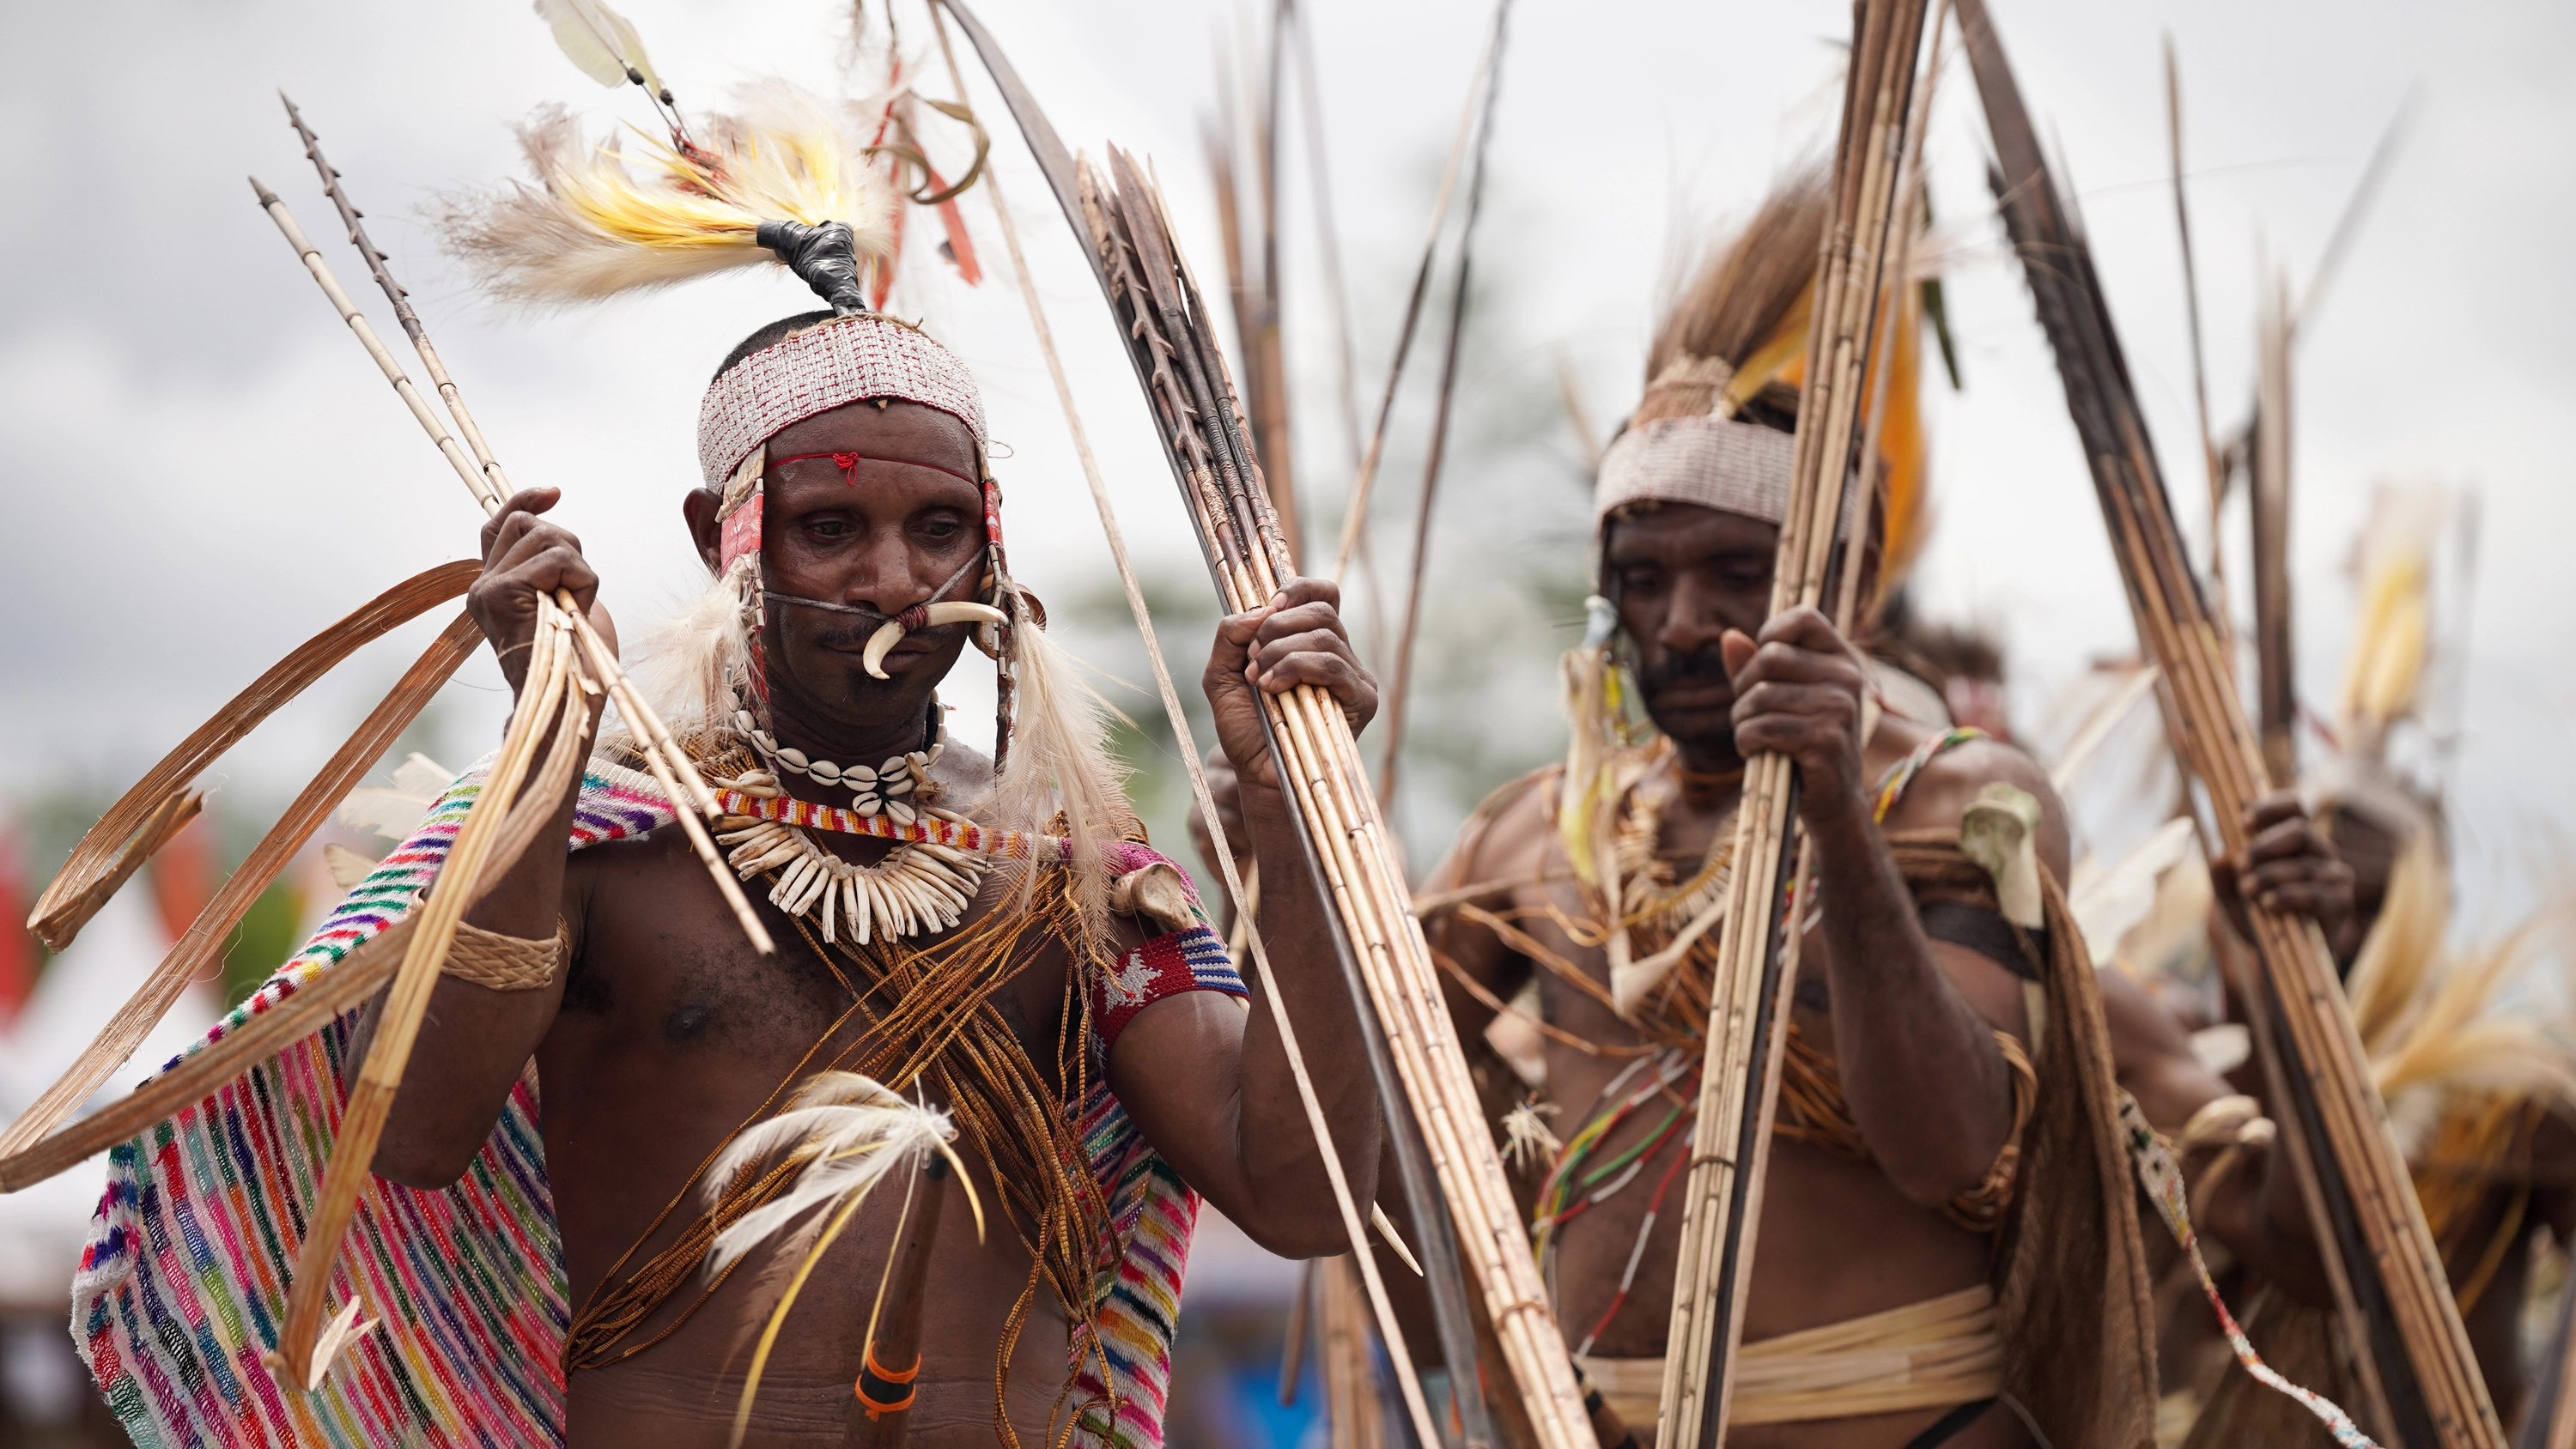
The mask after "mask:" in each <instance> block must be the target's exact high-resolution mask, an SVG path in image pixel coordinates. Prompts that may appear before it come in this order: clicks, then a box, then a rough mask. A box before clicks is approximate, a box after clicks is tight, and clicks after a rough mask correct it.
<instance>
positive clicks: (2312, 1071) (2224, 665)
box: [1957, 0, 2503, 1449]
mask: <svg viewBox="0 0 2576 1449" xmlns="http://www.w3.org/2000/svg"><path fill="white" fill-rule="evenodd" d="M1957 3H1958V6H1959V14H1960V24H1961V30H1962V33H1963V34H1964V36H1965V37H1966V39H1967V41H1968V49H1969V55H1970V59H1971V62H1972V63H1973V65H1974V67H1975V70H1976V75H1977V82H1978V89H1979V90H1980V92H1981V93H1982V94H1983V97H1984V101H1985V107H1986V116H1987V123H1988V128H1989V130H1990V131H1991V132H1992V133H1993V137H1994V143H1995V153H1996V156H1997V158H1998V161H1999V167H2000V169H1999V170H1998V171H1997V172H1996V173H1995V175H1994V178H1993V180H1994V185H1995V191H1996V194H1997V196H1998V197H1999V198H2000V199H2001V202H2002V210H2003V215H2004V221H2005V225H2006V229H2007V232H2008V234H2009V235H2010V236H2011V238H2012V240H2013V244H2014V247H2015V249H2016V251H2017V252H2018V253H2019V254H2020V256H2021V257H2022V258H2023V262H2024V268H2023V270H2024V275H2025V278H2026V280H2027V281H2028V282H2029V284H2030V287H2031V291H2032V295H2033V297H2034V299H2035V300H2036V302H2037V304H2038V312H2039V318H2040V323H2041V326H2042V328H2043V329H2044V330H2045V331H2046V332H2047V333H2048V335H2049V341H2050V344H2051V348H2052V350H2053V351H2054V352H2055V353H2056V354H2057V360H2058V366H2059V370H2060V372H2061V373H2062V375H2063V377H2064V380H2065V383H2066V392H2067V402H2068V407H2069V411H2070V412H2071V413H2072V415H2073V417H2074V420H2075V424H2076V430H2077V433H2078V435H2079V436H2080V437H2081V438H2082V439H2083V442H2084V445H2085V451H2086V453H2087V454H2088V456H2089V458H2090V461H2091V463H2092V469H2093V482H2094V488H2095V491H2096V494H2097V495H2098V497H2099V499H2100V501H2101V504H2102V509H2103V515H2104V519H2105V521H2106V523H2107V524H2108V526H2109V530H2110V534H2111V543H2112V551H2113V554H2114V556H2115V557H2116V558H2117V559H2118V561H2119V564H2120V570H2121V578H2122V583H2123V585H2124V587H2125V589H2126V591H2127V594H2128V597H2129V602H2130V607H2131V610H2132V612H2133V613H2134V614H2135V616H2136V619H2137V625H2138V632H2139V635H2140V638H2141V641H2142V643H2144V644H2145V646H2146V648H2147V651H2148V653H2149V654H2150V655H2151V656H2152V657H2153V658H2154V660H2155V661H2156V663H2157V665H2158V667H2159V668H2160V669H2161V671H2162V672H2163V675H2164V678H2165V681H2166V685H2167V687H2168V689H2169V690H2170V693H2171V698H2172V701H2173V704H2174V722H2175V724H2176V725H2177V726H2178V732H2179V735H2180V739H2179V740H2178V741H2177V744H2178V749H2177V753H2178V754H2179V755H2181V756H2182V757H2183V758H2184V759H2185V760H2186V761H2187V762H2188V763H2189V766H2190V769H2191V772H2192V773H2193V774H2194V775H2196V776H2197V777H2198V778H2199V780H2200V782H2201V785H2202V787H2203V789H2204V790H2205V791H2206V792H2207V794H2208V798H2209V806H2210V813H2211V814H2212V816H2213V817H2215V824H2216V828H2217V832H2218V835H2219V837H2220V842H2221V845H2222V847H2223V849H2224V850H2226V851H2227V852H2229V853H2234V852H2237V851H2241V850H2242V849H2244V847H2245V844H2246V836H2245V825H2244V814H2245V810H2246V807H2247V806H2248V805H2249V804H2251V803H2252V802H2253V801H2254V800H2255V799H2257V798H2258V797H2260V796H2261V795H2262V794H2263V793H2264V791H2265V790H2266V789H2267V788H2268V787H2269V784H2270V781H2269V778H2268V776H2267V773H2266V771H2265V768H2264V764H2263V759H2262V752H2261V749H2260V747H2259V744H2258V742H2257V741H2256V739H2255V736H2254V730H2253V727H2252V724H2251V723H2250V721H2249V720H2248V718H2247V716H2246V713H2245V708H2244V704H2243V701H2242V700H2241V699H2240V698H2239V696H2238V694H2237V689H2236V676H2235V670H2234V668H2233V661H2232V660H2231V658H2230V657H2229V655H2228V653H2227V651H2226V650H2225V648H2224V646H2223V643H2222V639H2221V635H2220V633H2219V630H2218V627H2217V623H2216V621H2215V620H2214V619H2213V617H2212V616H2211V613H2210V608H2209V603H2208V600H2207V599H2206V598H2205V597H2204V595H2203V594H2202V592H2201V588H2200V584H2199V580H2198V578H2197V576H2196V575H2194V574H2193V572H2192V571H2191V567H2190V563H2189V559H2188V558H2187V556H2186V554H2185V552H2184V549H2183V546H2182V541H2181V536H2180V531H2179V528H2178V526H2177V525H2176V523H2175V518H2174V513H2173V506H2172V500H2171V498H2170V496H2169V495H2168V494H2167V492H2166V490H2165V485H2164V478H2163V474H2162V472H2161V470H2160V469H2159V468H2158V466H2157V463H2156V458H2155V452H2154V449H2153V446H2152V444H2151V443H2150V441H2149V439H2148V436H2147V432H2146V428H2145V423H2144V419H2143V416H2142V414H2141V412H2140V410H2139V407H2138V402H2137V398H2136V395H2135V393H2134V390H2133V389H2132V387H2131V385H2130V383H2129V380H2128V369H2127V364H2126V361H2125V359H2124V358H2123V356H2122V354H2121V351H2120V347H2119V341H2118V335H2117V332H2116V330H2115V329H2114V328H2113V327H2112V325H2111V320H2110V314H2109V310H2108V307H2107V305H2106V304H2105V302H2104V300H2103V296H2102V290H2101V286H2100V283H2099V281H2098V279H2097V278H2096V277H2095V275H2094V272H2093V265H2092V259H2091V255H2090V252H2089V249H2088V248H2087V247H2086V245H2085V242H2084V239H2083V236H2082V234H2081V232H2080V231H2079V230H2077V229H2076V228H2075V227H2074V226H2073V225H2072V223H2071V219H2070V218H2069V215H2068V213H2067V210H2066V207H2065V204H2064V201H2063V199H2062V197H2061V195H2060V193H2059V191H2058V188H2057V184H2056V179H2055V177H2054V176H2053V175H2052V174H2051V173H2050V170H2049V168H2048V166H2047V164H2046V161H2045V158H2044V157H2043V155H2042V153H2041V151H2040V148H2039V144H2038V140H2037V136H2036V133H2035V131H2034V129H2033V127H2032V125H2031V122H2030V117H2029V114H2028V112H2027V111H2026V110H2025V108H2024V106H2023V104H2022V100H2021V94H2020V89H2019V86H2018V85H2017V83H2016V82H2015V81H2014V79H2013V77H2012V72H2011V68H2010V66H2009V64H2008V63H2007V61H2006V60H2005V58H2004V55H2003V51H2002V47H2001V45H2000V43H1999V42H1998V41H1997V39H1996V37H1995V33H1994V26H1993V22H1992V20H1991V19H1990V18H1989V17H1988V15H1987V13H1986V9H1985V6H1984V4H1983V0H1957ZM2248 915H2249V916H2250V918H2251V923H2252V927H2253V933H2254V938H2255V939H2254V945H2255V948H2256V952H2257V955H2258V958H2259V966H2260V980H2259V983H2258V989H2257V990H2255V991H2253V992H2250V993H2248V995H2249V997H2250V998H2251V999H2250V1001H2249V1006H2250V1007H2251V1008H2252V1009H2253V1010H2254V1011H2255V1012H2257V1013H2259V1014H2260V1015H2261V1017H2262V1018H2263V1021H2262V1024H2261V1027H2260V1029H2258V1030H2257V1031H2256V1032H2255V1039H2256V1042H2257V1044H2258V1046H2260V1047H2262V1048H2263V1049H2264V1050H2265V1051H2266V1052H2267V1053H2269V1054H2270V1055H2268V1056H2267V1058H2266V1065H2267V1069H2268V1070H2270V1071H2271V1072H2272V1074H2273V1079H2274V1081H2275V1082H2276V1083H2277V1084H2278V1087H2277V1094H2278V1095H2280V1096H2281V1097H2282V1098H2283V1100H2282V1101H2280V1102H2279V1103H2277V1104H2276V1105H2275V1112H2276V1114H2278V1115H2280V1116H2281V1117H2282V1118H2283V1122H2284V1126H2285V1128H2288V1129H2290V1130H2288V1131H2285V1132H2284V1134H2283V1135H2284V1139H2285V1140H2286V1141H2287V1142H2288V1144H2289V1145H2290V1148H2291V1155H2292V1160H2293V1162H2294V1164H2296V1165H2297V1166H2298V1167H2299V1169H2300V1179H2301V1184H2300V1185H2301V1189H2302V1192H2303V1194H2304V1195H2305V1196H2306V1198H2307V1200H2308V1207H2309V1212H2310V1215H2311V1218H2312V1220H2313V1221H2314V1223H2315V1225H2316V1230H2317V1238H2318V1241H2319V1245H2320V1248H2321V1250H2322V1252H2323V1254H2324V1257H2325V1259H2326V1266H2327V1269H2328V1273H2329V1276H2330V1277H2331V1278H2333V1279H2334V1281H2335V1285H2336V1290H2337V1297H2338V1299H2339V1300H2341V1303H2342V1306H2343V1310H2344V1313H2345V1321H2346V1322H2347V1323H2348V1324H2349V1325H2351V1327H2352V1328H2353V1330H2354V1332H2355V1337H2356V1339H2357V1341H2359V1342H2360V1343H2363V1344H2365V1345H2367V1347H2368V1350H2369V1351H2368V1353H2367V1354H2366V1356H2365V1358H2364V1361H2363V1364H2362V1370H2363V1371H2362V1378H2363V1381H2364V1388H2365V1391H2366V1392H2367V1393H2369V1395H2370V1396H2371V1398H2372V1399H2373V1400H2374V1401H2375V1402H2374V1403H2373V1408H2374V1409H2375V1410H2376V1411H2377V1417H2378V1418H2379V1419H2380V1421H2381V1422H2382V1424H2384V1425H2385V1426H2386V1427H2387V1428H2388V1429H2389V1430H2390V1431H2392V1433H2393V1437H2394V1438H2395V1439H2396V1441H2397V1442H2398V1443H2400V1444H2402V1445H2405V1446H2408V1449H2435V1446H2441V1449H2499V1446H2501V1444H2502V1443H2503V1431H2502V1428H2501V1427H2500V1426H2499V1425H2498V1423H2497V1421H2496V1416H2495V1410H2494V1408H2493V1406H2492V1405H2491V1404H2490V1403H2489V1401H2488V1398H2487V1393H2486V1386H2485V1383H2484V1381H2483V1379H2482V1378H2481V1377H2480V1375H2479V1373H2478V1370H2477V1366H2476V1361H2475V1359H2474V1357H2473V1356H2472V1355H2471V1353H2470V1350H2469V1343H2468V1337H2467V1335H2466V1333H2465V1332H2464V1331H2463V1330H2462V1328H2461V1325H2460V1319H2459V1313H2458V1310H2457V1308H2456V1307H2455V1306H2454V1304H2453V1302H2452V1299H2451V1295H2450V1290H2449V1287H2448V1283H2447V1279H2446V1276H2445V1274H2444V1272H2443V1267H2442V1261H2441V1257H2440V1255H2439V1253H2438V1251H2437V1250H2436V1248H2435V1246H2434V1244H2433V1241H2432V1237H2431V1235H2430V1234H2429V1233H2428V1232H2427V1231H2426V1230H2425V1226H2424V1217H2423V1211H2422V1209H2421V1207H2420V1206H2419V1205H2418V1204H2417V1202H2416V1199H2415V1193H2414V1188H2413V1184H2412V1182H2411V1181H2410V1179H2409V1177H2408V1175H2407V1171H2406V1166H2405V1163H2404V1160H2403V1159H2402V1158H2401V1156H2400V1155H2399V1153H2398V1151H2397V1146H2396V1142H2395V1140H2394V1138H2393V1137H2392V1136H2391V1135H2390V1132H2389V1129H2388V1126H2387V1120H2386V1112H2385V1108H2384V1107H2383V1106H2382V1104H2381V1103H2380V1101H2379V1096H2378V1092H2377V1090H2376V1088H2375V1087H2374V1086H2373V1085H2372V1081H2371V1077H2370V1072H2369V1069H2368V1062H2367V1058H2366V1057H2365V1055H2364V1054H2363V1051H2362V1048H2361V1043H2360V1041H2359V1039H2358V1037H2357V1036H2356V1035H2355V1033H2354V1031H2353V1026H2352V1018H2351V1013H2350V1010H2349V1008H2348V1006H2347V1004H2346V1003H2345V1001H2344V997H2343V992H2342V988H2341V986H2340V984H2339V983H2338V982H2337V980H2336V976H2335V971H2334V963H2333V959H2332V958H2331V956H2330V955H2329V954H2328V953H2327V951H2326V946H2325V941H2324V938H2323V937H2322V936H2321V935H2320V934H2319V933H2318V931H2317V928H2316V926H2315V925H2314V923H2312V922H2308V921H2305V920H2294V919H2291V918H2287V917H2283V916H2279V915H2275V914H2273V913H2271V912H2268V911H2264V910H2261V909H2259V908H2257V907H2255V906H2253V905H2252V904H2251V903H2249V904H2248Z"/></svg>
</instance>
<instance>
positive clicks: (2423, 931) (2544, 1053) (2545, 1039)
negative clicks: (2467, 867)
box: [2346, 833, 2576, 1148]
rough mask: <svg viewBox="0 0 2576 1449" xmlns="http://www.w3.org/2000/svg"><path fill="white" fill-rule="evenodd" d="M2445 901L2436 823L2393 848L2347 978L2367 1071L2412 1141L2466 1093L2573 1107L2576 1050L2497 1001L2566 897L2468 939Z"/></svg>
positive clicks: (2557, 919)
mask: <svg viewBox="0 0 2576 1449" xmlns="http://www.w3.org/2000/svg"><path fill="white" fill-rule="evenodd" d="M2450 913H2451V893H2450V883H2449V880H2448V877H2447V874H2446V871H2445V867H2444V865H2443V862H2442V858H2441V855H2440V851H2439V848H2438V847H2437V846H2436V845H2435V843H2434V841H2433V839H2432V837H2431V835H2430V834H2429V833H2426V834H2421V835H2418V836H2417V837H2416V838H2415V839H2414V841H2412V842H2411V843H2410V844H2408V846H2407V847H2406V850H2405V853H2404V854H2403V855H2401V856H2399V857H2398V860H2397V867H2396V869H2395V870H2394V871H2393V872H2392V873H2391V874H2390V877H2389V882H2388V895H2387V902H2386V904H2385V905H2384V906H2383V907H2382V909H2381V911H2380V915H2379V920H2378V922H2377V923H2376V924H2375V925H2374V926H2373V927H2372V928H2371V933H2370V939H2369V940H2368V941H2367V942H2365V943H2364V944H2363V946H2362V949H2361V956H2360V959H2359V960H2357V961H2356V962H2355V963H2354V965H2353V970H2352V977H2351V979H2350V980H2349V981H2348V982H2347V983H2346V992H2347V994H2348V995H2349V997H2350V999H2351V1001H2352V1014H2353V1026H2354V1028H2355V1030H2356V1031H2357V1032H2358V1033H2359V1035H2360V1037H2361V1040H2362V1045H2363V1047H2364V1048H2365V1049H2366V1050H2367V1052H2368V1053H2369V1056H2370V1064H2371V1076H2372V1078H2373V1080H2374V1081H2375V1082H2376V1083H2377V1085H2378V1087H2379V1091H2380V1095H2381V1096H2382V1097H2383V1098H2385V1099H2386V1100H2387V1102H2388V1104H2389V1109H2390V1115H2391V1116H2392V1117H2394V1118H2395V1119H2396V1120H2397V1123H2398V1126H2399V1130H2400V1133H2401V1135H2403V1136H2406V1137H2408V1138H2410V1139H2412V1140H2411V1142H2410V1147H2413V1148H2420V1146H2421V1144H2423V1143H2424V1142H2427V1141H2429V1140H2430V1138H2431V1135H2432V1133H2433V1132H2434V1131H2435V1130H2436V1129H2437V1128H2438V1126H2439V1124H2440V1122H2441V1120H2442V1119H2443V1118H2444V1117H2447V1116H2449V1115H2452V1114H2453V1113H2454V1112H2455V1111H2456V1110H2457V1109H2458V1108H2459V1107H2460V1106H2461V1103H2462V1099H2463V1095H2464V1094H2465V1095H2466V1096H2467V1097H2471V1098H2475V1097H2483V1096H2487V1095H2493V1094H2503V1095H2506V1096H2511V1097H2516V1098H2525V1099H2533V1100H2537V1101H2540V1102H2543V1103H2548V1104H2554V1105H2557V1106H2559V1107H2561V1108H2566V1109H2576V1056H2571V1054H2570V1052H2569V1050H2568V1048H2567V1046H2566V1045H2565V1044H2564V1043H2562V1042H2559V1041H2556V1040H2553V1039H2552V1038H2551V1037H2550V1035H2549V1034H2548V1033H2547V1032H2545V1031H2544V1030H2542V1028H2541V1027H2540V1026H2539V1025H2537V1024H2535V1023H2534V1022H2533V1021H2531V1020H2530V1019H2529V1018H2528V1017H2526V1016H2523V1015H2520V1014H2514V1013H2509V1012H2505V1011H2501V1010H2498V1009H2497V1005H2498V999H2499V998H2500V997H2501V996H2502V995H2503V993H2504V992H2505V990H2506V988H2508V987H2510V986H2512V985H2513V984H2514V983H2515V982H2516V981H2517V980H2518V979H2520V978H2521V977H2523V976H2524V975H2526V974H2527V973H2528V972H2529V971H2530V970H2532V968H2533V967H2534V966H2535V964H2536V962H2537V960H2538V958H2539V957H2540V956H2541V954H2542V952H2543V950H2544V948H2546V947H2547V946H2548V945H2549V944H2550V943H2551V942H2552V940H2553V939H2556V938H2558V937H2562V936H2563V935H2564V928H2565V926H2566V925H2567V921H2566V920H2565V917H2567V916H2568V915H2569V914H2570V909H2569V907H2568V906H2567V905H2566V904H2561V905H2559V906H2558V907H2556V908H2554V909H2552V910H2549V911H2546V912H2544V913H2543V914H2541V915H2539V916H2535V917H2534V918H2532V919H2531V920H2528V921H2525V922H2524V923H2523V924H2522V925H2521V926H2520V927H2518V928H2516V929H2515V930H2513V931H2511V932H2509V933H2508V934H2506V935H2505V936H2504V938H2503V939H2502V940H2500V941H2497V942H2495V943H2494V944H2492V945H2488V946H2483V947H2478V948H2475V949H2471V950H2466V951H2453V950H2450V949H2448V948H2446V947H2445V946H2444V944H2443V937H2444V935H2445V934H2446V933H2447V930H2448V927H2449V924H2450Z"/></svg>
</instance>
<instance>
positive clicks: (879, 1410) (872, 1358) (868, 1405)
mask: <svg viewBox="0 0 2576 1449" xmlns="http://www.w3.org/2000/svg"><path fill="white" fill-rule="evenodd" d="M860 1361H861V1364H862V1368H861V1370H860V1373H859V1382H858V1385H857V1389H858V1395H859V1403H860V1405H861V1406H862V1407H864V1408H865V1409H866V1411H867V1415H868V1421H869V1422H870V1423H874V1422H876V1418H877V1416H878V1415H880V1414H899V1413H901V1412H903V1411H904V1410H906V1409H909V1408H911V1407H912V1401H913V1400H914V1399H916V1398H919V1397H920V1396H921V1391H920V1390H919V1389H915V1388H909V1387H907V1388H905V1389H904V1393H903V1397H902V1398H901V1399H899V1400H897V1401H895V1402H893V1403H887V1402H885V1401H884V1400H882V1399H877V1398H872V1397H870V1396H869V1394H868V1380H870V1379H874V1380H876V1381H877V1382H878V1383H881V1384H890V1385H909V1384H910V1383H911V1382H912V1381H913V1380H914V1379H917V1378H919V1377H921V1355H920V1354H918V1353H916V1354H914V1355H913V1356H912V1366H911V1367H910V1368H907V1369H904V1370H902V1371H901V1372H897V1371H896V1370H893V1369H890V1368H887V1367H886V1366H885V1365H884V1364H881V1363H879V1362H877V1346H876V1345H875V1344H873V1343H871V1344H869V1345H868V1346H867V1350H866V1352H865V1353H864V1354H862V1355H861V1356H860Z"/></svg>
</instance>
